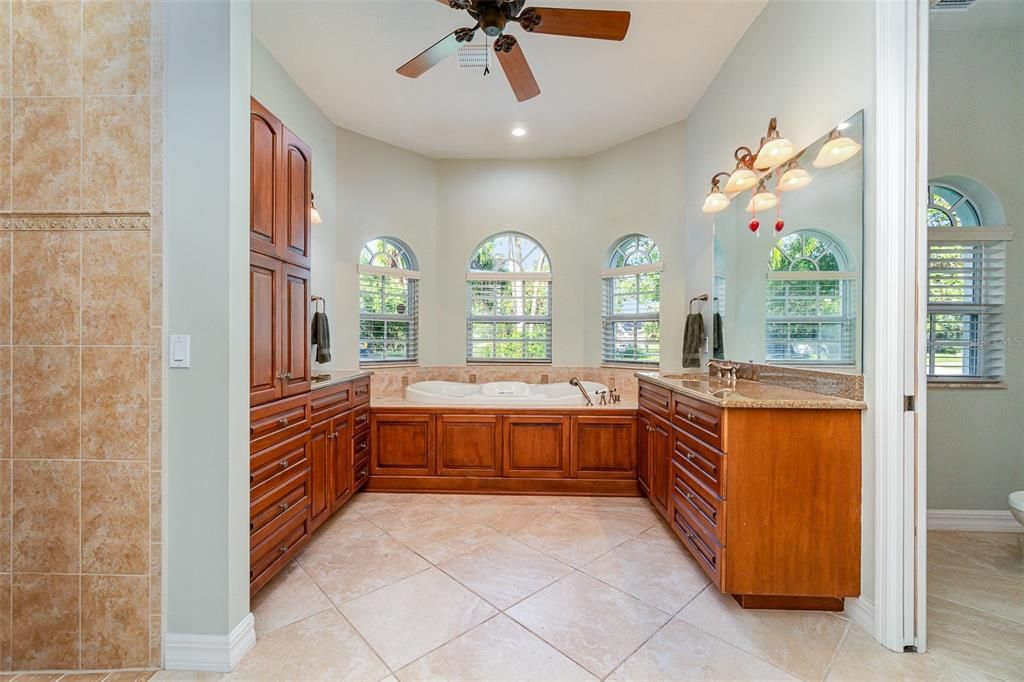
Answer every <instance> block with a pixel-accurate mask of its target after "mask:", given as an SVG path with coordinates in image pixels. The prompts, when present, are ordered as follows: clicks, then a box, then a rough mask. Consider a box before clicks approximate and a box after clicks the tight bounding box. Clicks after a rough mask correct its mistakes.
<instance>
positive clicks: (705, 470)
mask: <svg viewBox="0 0 1024 682" xmlns="http://www.w3.org/2000/svg"><path fill="white" fill-rule="evenodd" d="M674 432H675V438H674V441H675V445H674V446H673V450H672V461H673V462H677V463H679V464H680V465H681V466H682V467H683V469H684V470H686V471H687V472H688V473H690V474H691V475H692V476H693V477H694V478H695V479H696V480H697V482H698V483H702V484H704V485H706V486H707V487H708V488H710V489H711V490H712V491H714V492H715V493H717V494H718V496H719V497H721V498H722V499H728V497H727V495H726V493H725V455H723V454H722V453H721V452H719V451H718V450H716V449H714V448H713V447H710V446H708V445H706V444H705V443H702V442H701V441H699V440H697V439H696V438H693V437H691V436H690V435H689V434H686V433H684V432H682V431H679V430H674Z"/></svg>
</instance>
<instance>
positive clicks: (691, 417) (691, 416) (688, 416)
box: [686, 412, 693, 421]
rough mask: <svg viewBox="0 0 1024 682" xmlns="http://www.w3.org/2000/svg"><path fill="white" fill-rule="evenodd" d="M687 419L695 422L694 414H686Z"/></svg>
mask: <svg viewBox="0 0 1024 682" xmlns="http://www.w3.org/2000/svg"><path fill="white" fill-rule="evenodd" d="M686 418H687V419H688V420H690V421H693V412H687V413H686Z"/></svg>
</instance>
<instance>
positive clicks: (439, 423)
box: [435, 414, 502, 476]
mask: <svg viewBox="0 0 1024 682" xmlns="http://www.w3.org/2000/svg"><path fill="white" fill-rule="evenodd" d="M435 424H436V430H437V474H438V475H439V476H498V475H500V472H501V435H502V434H501V417H499V416H497V415H454V414H449V415H438V416H437V417H436V422H435Z"/></svg>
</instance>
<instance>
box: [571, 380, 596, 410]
mask: <svg viewBox="0 0 1024 682" xmlns="http://www.w3.org/2000/svg"><path fill="white" fill-rule="evenodd" d="M569 385H570V386H575V387H576V388H578V389H580V393H582V394H583V399H584V400H586V401H587V405H590V406H591V407H593V406H594V401H593V400H591V399H590V394H589V393H587V389H585V388H583V384H582V383H580V380H579V379H577V378H576V377H573V378H572V379H569Z"/></svg>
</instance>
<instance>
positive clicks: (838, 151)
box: [814, 128, 861, 168]
mask: <svg viewBox="0 0 1024 682" xmlns="http://www.w3.org/2000/svg"><path fill="white" fill-rule="evenodd" d="M860 150H861V146H860V144H859V143H858V142H856V141H855V140H853V139H851V138H849V137H844V136H843V135H842V134H840V132H839V129H838V128H835V129H833V130H832V132H830V133H829V134H828V140H827V141H826V142H825V144H823V145H822V147H821V151H819V152H818V157H817V158H816V159H814V167H815V168H829V167H831V166H835V165H837V164H840V163H842V162H843V161H846V160H847V159H850V158H852V157H854V156H856V155H857V153H858V152H859V151H860Z"/></svg>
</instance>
